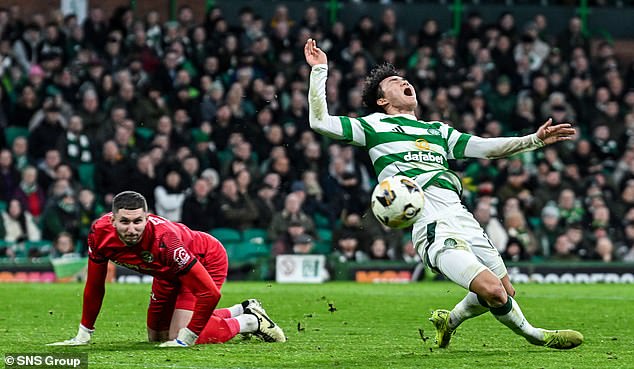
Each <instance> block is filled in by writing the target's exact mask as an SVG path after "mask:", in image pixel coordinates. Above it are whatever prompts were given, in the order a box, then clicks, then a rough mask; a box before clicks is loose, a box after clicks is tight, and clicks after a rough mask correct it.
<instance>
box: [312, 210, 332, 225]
mask: <svg viewBox="0 0 634 369" xmlns="http://www.w3.org/2000/svg"><path fill="white" fill-rule="evenodd" d="M313 220H314V221H315V227H317V228H328V227H330V224H328V218H326V217H325V216H323V215H321V214H318V213H316V214H314V215H313Z"/></svg>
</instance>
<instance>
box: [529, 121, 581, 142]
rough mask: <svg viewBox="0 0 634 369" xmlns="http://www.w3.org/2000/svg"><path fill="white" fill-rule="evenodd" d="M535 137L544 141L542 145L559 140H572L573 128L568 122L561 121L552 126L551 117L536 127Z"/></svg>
mask: <svg viewBox="0 0 634 369" xmlns="http://www.w3.org/2000/svg"><path fill="white" fill-rule="evenodd" d="M536 135H537V138H539V139H540V140H542V142H544V145H550V144H554V143H555V142H559V141H567V140H572V139H573V137H574V135H575V129H574V128H572V124H570V123H561V124H557V125H554V126H553V119H552V118H548V120H547V121H546V122H545V123H544V124H542V125H541V127H539V129H537V132H536Z"/></svg>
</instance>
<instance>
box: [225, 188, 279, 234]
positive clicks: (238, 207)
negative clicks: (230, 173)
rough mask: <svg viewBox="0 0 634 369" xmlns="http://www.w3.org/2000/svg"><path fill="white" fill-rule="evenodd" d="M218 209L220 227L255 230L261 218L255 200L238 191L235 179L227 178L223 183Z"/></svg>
mask: <svg viewBox="0 0 634 369" xmlns="http://www.w3.org/2000/svg"><path fill="white" fill-rule="evenodd" d="M218 207H219V209H220V212H219V216H218V221H219V222H218V224H217V226H218V227H227V228H236V229H239V230H242V229H245V228H253V226H254V225H255V223H256V221H257V219H258V217H259V214H258V211H257V207H256V205H255V203H254V202H253V199H252V198H251V196H250V195H249V194H248V193H240V192H239V191H238V185H237V183H236V180H235V179H234V178H226V179H225V180H224V181H222V185H221V189H220V196H219V198H218ZM273 239H274V238H273Z"/></svg>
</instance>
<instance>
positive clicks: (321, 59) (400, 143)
mask: <svg viewBox="0 0 634 369" xmlns="http://www.w3.org/2000/svg"><path fill="white" fill-rule="evenodd" d="M304 56H305V57H306V61H307V62H308V64H309V65H310V66H311V68H312V71H311V74H310V89H309V92H308V101H309V121H310V126H311V128H312V129H314V130H315V131H317V132H319V133H321V134H323V135H325V136H328V137H330V138H333V139H337V140H342V141H345V142H348V143H351V144H353V145H356V146H360V147H363V148H364V149H366V150H367V151H368V154H369V156H370V160H371V161H372V165H373V166H374V170H375V172H376V175H377V177H378V179H379V181H381V180H383V179H384V178H386V177H389V176H392V175H396V174H400V175H405V176H407V177H410V178H412V179H414V180H415V181H416V182H417V183H418V184H419V185H420V186H421V188H422V189H423V190H424V193H425V207H424V209H423V212H422V216H421V218H420V219H418V220H417V221H416V223H415V224H414V228H413V231H412V239H413V241H414V245H415V247H416V249H417V250H418V253H419V254H420V256H421V257H422V258H423V260H424V261H425V264H427V265H428V266H429V267H430V268H432V269H433V270H434V271H436V272H439V273H442V274H443V275H445V276H446V277H447V278H448V279H450V280H452V281H453V282H455V283H457V284H459V285H461V286H462V287H464V288H465V289H467V290H469V291H470V292H468V293H467V295H466V297H465V298H464V299H463V300H462V301H461V302H460V303H458V305H456V307H455V308H454V309H453V310H452V311H451V312H449V311H447V310H436V311H434V312H433V313H432V317H431V318H430V320H431V321H432V322H433V323H434V326H435V327H436V341H437V342H438V345H439V346H440V347H447V346H448V345H449V341H450V339H451V335H452V333H453V332H454V331H455V329H456V328H457V327H458V325H460V323H462V322H463V321H465V320H466V319H468V318H472V317H475V316H478V315H481V314H483V313H485V312H487V311H490V312H491V313H492V314H493V316H494V317H495V318H496V319H497V320H499V321H500V322H502V323H503V324H504V325H506V326H507V327H509V328H511V329H512V330H513V332H515V333H517V334H519V335H521V336H523V337H524V338H526V340H528V342H530V343H532V344H535V345H540V346H546V347H552V348H557V349H569V348H573V347H576V346H578V345H580V344H581V343H582V341H583V336H582V335H581V333H579V332H576V331H572V330H560V331H550V330H545V329H541V328H536V327H533V326H532V325H531V324H530V323H529V322H528V321H527V320H526V318H525V317H524V314H523V313H522V310H521V309H520V307H519V305H518V303H517V301H515V300H514V299H513V296H514V295H515V290H514V289H513V286H512V285H511V282H510V280H509V277H508V274H507V271H506V267H505V266H504V263H503V261H502V258H501V257H500V254H499V253H498V251H497V249H496V248H495V247H494V246H493V245H492V244H491V242H490V241H489V239H488V238H487V237H486V234H485V233H484V231H483V230H482V228H481V227H480V225H479V224H478V222H477V221H476V220H475V219H474V218H473V216H472V215H471V213H469V212H468V211H467V210H466V208H465V207H464V206H463V205H462V204H461V201H460V194H461V192H462V184H461V181H460V178H458V176H457V175H456V174H455V173H454V172H452V171H451V170H449V166H448V163H447V160H448V159H462V158H488V159H495V158H504V157H508V156H511V155H514V154H518V153H521V152H525V151H530V150H535V149H538V148H540V147H542V146H544V145H548V144H553V143H556V142H559V141H564V140H570V139H572V136H573V135H574V134H575V130H574V128H572V127H571V125H570V124H567V123H564V124H557V125H552V119H549V120H548V121H547V122H546V123H544V124H543V125H542V126H541V127H539V129H538V130H537V132H536V133H533V134H531V135H528V136H524V137H499V138H481V137H477V136H472V135H468V134H464V133H460V132H458V131H457V130H455V129H453V128H452V127H450V126H449V125H447V124H445V123H441V122H424V121H421V120H418V118H417V117H416V112H415V110H416V105H417V99H416V90H415V89H414V87H413V86H412V85H411V84H409V82H408V81H407V80H405V79H404V78H403V77H401V76H399V74H398V73H397V72H396V70H395V69H394V67H393V66H391V65H389V64H385V65H382V66H378V67H376V68H374V69H373V70H372V71H371V72H370V75H369V76H368V77H367V78H366V80H365V84H364V91H363V101H364V103H365V105H366V106H367V107H368V108H369V109H370V110H371V111H373V112H374V113H373V114H370V115H368V116H365V117H360V118H351V117H343V116H342V117H337V116H330V115H329V114H328V106H327V103H326V88H325V87H326V78H327V76H328V58H327V56H326V54H325V53H324V52H323V51H322V50H321V49H319V48H318V47H317V44H316V42H315V41H314V40H312V39H309V40H308V41H307V42H306V45H305V46H304ZM414 154H416V155H414ZM419 154H424V155H419Z"/></svg>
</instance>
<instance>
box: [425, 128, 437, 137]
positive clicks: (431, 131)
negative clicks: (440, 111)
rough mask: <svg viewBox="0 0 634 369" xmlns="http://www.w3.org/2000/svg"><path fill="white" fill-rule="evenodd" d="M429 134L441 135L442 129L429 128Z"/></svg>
mask: <svg viewBox="0 0 634 369" xmlns="http://www.w3.org/2000/svg"><path fill="white" fill-rule="evenodd" d="M427 134H428V135H431V136H440V130H439V129H436V128H429V129H428V130H427Z"/></svg>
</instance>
